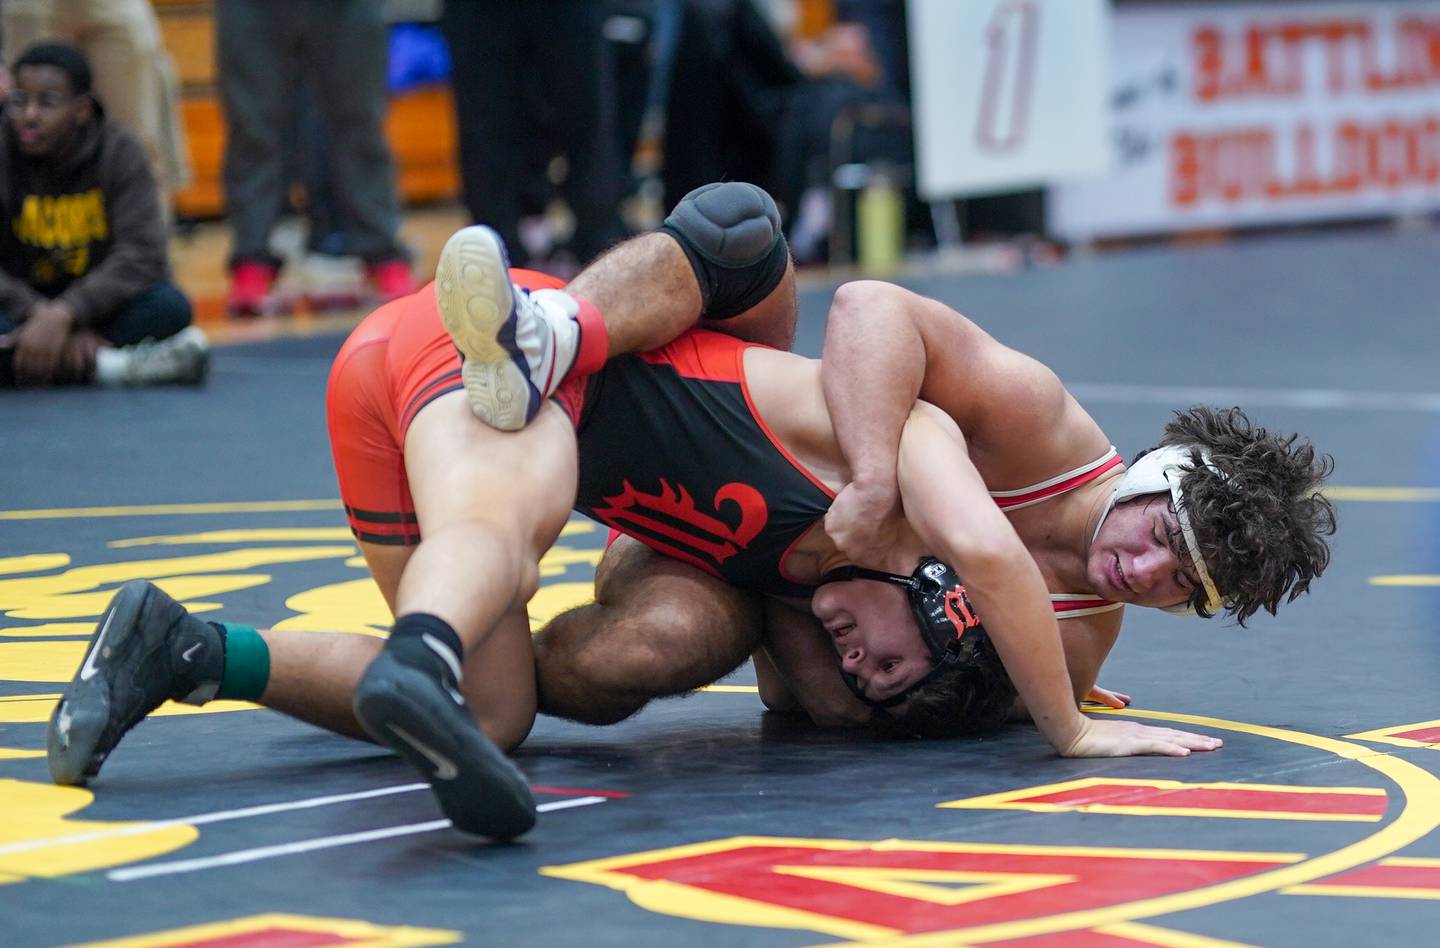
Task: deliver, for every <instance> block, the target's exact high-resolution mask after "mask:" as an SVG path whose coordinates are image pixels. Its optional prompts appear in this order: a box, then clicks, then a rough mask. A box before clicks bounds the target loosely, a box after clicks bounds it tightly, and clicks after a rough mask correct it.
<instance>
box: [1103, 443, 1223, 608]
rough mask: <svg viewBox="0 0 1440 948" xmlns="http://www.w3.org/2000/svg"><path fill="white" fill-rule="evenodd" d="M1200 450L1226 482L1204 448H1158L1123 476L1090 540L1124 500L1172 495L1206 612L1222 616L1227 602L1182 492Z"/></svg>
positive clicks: (1204, 458) (1205, 459)
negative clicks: (1207, 561)
mask: <svg viewBox="0 0 1440 948" xmlns="http://www.w3.org/2000/svg"><path fill="white" fill-rule="evenodd" d="M1197 450H1198V451H1199V452H1200V457H1201V459H1202V461H1203V462H1204V464H1205V466H1206V467H1208V468H1209V469H1210V470H1212V471H1214V472H1215V473H1216V474H1218V475H1219V476H1220V477H1221V478H1222V479H1223V478H1224V477H1225V474H1224V472H1222V471H1221V470H1220V469H1219V468H1217V467H1216V466H1215V465H1213V464H1211V463H1210V452H1208V451H1206V450H1204V449H1203V448H1193V447H1191V446H1190V445H1186V444H1170V445H1166V446H1165V447H1163V448H1156V449H1155V450H1153V451H1151V452H1150V453H1148V454H1146V455H1145V456H1144V457H1142V458H1141V459H1140V460H1138V461H1136V462H1135V464H1134V466H1133V467H1130V468H1128V469H1127V470H1126V471H1125V473H1124V474H1122V475H1121V476H1120V480H1119V482H1118V483H1117V484H1116V486H1115V493H1114V495H1113V496H1112V497H1111V498H1110V502H1109V503H1108V504H1106V505H1105V511H1104V513H1102V514H1100V523H1099V524H1096V526H1095V536H1092V537H1091V538H1090V542H1091V543H1094V542H1095V537H1098V536H1099V535H1100V526H1101V525H1102V524H1104V523H1105V518H1106V517H1108V516H1109V515H1110V511H1111V510H1113V509H1114V508H1115V505H1116V504H1118V503H1120V502H1121V501H1122V500H1129V499H1130V498H1132V497H1139V496H1140V495H1141V494H1163V493H1165V492H1166V491H1168V492H1169V493H1170V496H1171V497H1172V498H1173V499H1174V501H1175V503H1174V506H1175V519H1176V520H1177V521H1178V522H1179V524H1180V533H1181V535H1182V536H1184V537H1185V547H1186V549H1187V550H1189V551H1190V558H1191V559H1192V560H1194V562H1195V575H1196V576H1198V577H1200V585H1201V586H1203V587H1204V588H1205V597H1206V600H1205V608H1207V609H1209V610H1210V611H1211V612H1218V611H1219V610H1220V607H1221V606H1223V605H1224V603H1225V600H1224V599H1222V598H1221V596H1220V591H1219V590H1218V589H1216V588H1215V583H1214V582H1213V581H1212V580H1211V579H1210V571H1209V570H1208V569H1206V568H1205V557H1203V556H1201V555H1200V544H1199V542H1198V541H1196V539H1195V531H1194V529H1193V528H1192V527H1191V526H1190V514H1189V512H1188V511H1187V509H1186V506H1185V498H1184V496H1183V495H1182V494H1181V492H1180V480H1181V478H1183V477H1184V476H1185V474H1186V473H1188V472H1187V471H1185V470H1182V469H1181V465H1185V466H1186V467H1189V466H1191V465H1193V464H1194V463H1195V462H1194V452H1195V451H1197ZM1163 608H1164V611H1166V612H1169V613H1171V614H1173V615H1182V616H1183V615H1194V613H1195V610H1194V609H1191V608H1190V606H1189V605H1188V604H1187V603H1180V604H1179V605H1175V606H1164V607H1163Z"/></svg>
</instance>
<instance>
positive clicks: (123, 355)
mask: <svg viewBox="0 0 1440 948" xmlns="http://www.w3.org/2000/svg"><path fill="white" fill-rule="evenodd" d="M129 372H130V353H129V351H128V350H125V349H110V348H101V349H96V350H95V384H96V385H100V386H103V387H105V388H119V387H121V386H122V385H124V384H125V379H126V376H127V375H128V374H129Z"/></svg>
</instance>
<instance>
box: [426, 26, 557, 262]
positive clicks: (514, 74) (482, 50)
mask: <svg viewBox="0 0 1440 948" xmlns="http://www.w3.org/2000/svg"><path fill="white" fill-rule="evenodd" d="M533 6H536V7H543V6H545V4H534V5H533ZM531 12H532V11H531V10H529V9H527V10H526V11H525V13H524V14H523V15H521V14H518V13H517V12H516V10H515V3H514V0H463V2H451V3H447V4H445V8H444V13H443V14H442V16H441V20H440V29H441V31H442V32H443V33H444V35H445V41H446V43H448V44H449V46H450V61H451V86H452V89H453V91H454V95H455V120H456V126H457V129H458V132H459V138H460V182H461V187H462V190H463V197H464V201H465V209H466V210H467V211H469V212H470V217H471V218H472V219H473V220H474V221H476V222H477V223H482V224H487V225H489V226H490V227H493V228H494V229H495V231H496V232H497V233H498V234H499V235H500V237H501V239H502V240H504V241H505V245H506V246H507V247H508V248H509V250H510V254H511V261H510V262H511V263H513V264H515V265H516V266H525V265H526V264H528V263H529V261H528V260H527V259H525V252H524V248H523V247H522V246H521V243H520V232H519V221H520V190H521V189H520V183H519V182H520V180H521V175H522V173H523V172H524V164H525V148H524V145H523V142H522V141H521V140H520V136H521V135H522V134H524V130H525V128H526V125H525V122H524V121H523V119H524V115H523V111H522V110H523V107H524V104H523V98H522V92H521V76H522V73H521V70H522V69H537V68H542V65H543V64H542V63H541V62H540V61H538V60H537V61H533V62H522V61H521V56H520V49H521V43H522V36H521V33H520V30H521V26H520V25H519V23H518V22H517V21H522V20H525V19H527V18H528V17H529V16H531ZM547 55H549V54H548V53H547Z"/></svg>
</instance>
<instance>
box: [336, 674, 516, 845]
mask: <svg viewBox="0 0 1440 948" xmlns="http://www.w3.org/2000/svg"><path fill="white" fill-rule="evenodd" d="M355 717H356V718H358V719H359V721H360V724H361V726H362V727H364V728H365V730H366V732H368V733H369V735H370V736H371V737H373V738H375V740H377V741H379V742H380V743H381V744H384V745H385V746H386V747H389V748H390V749H391V750H394V751H395V752H396V753H398V754H399V755H400V756H401V757H403V758H405V760H406V761H407V762H408V763H409V764H410V766H412V767H414V768H415V769H416V770H418V771H419V772H420V773H421V775H423V776H424V777H425V779H426V780H428V781H430V786H431V788H432V789H433V790H434V791H435V796H436V797H437V798H439V800H440V809H441V810H442V811H443V812H444V813H445V815H446V816H447V817H449V818H450V822H451V823H453V824H454V826H455V828H456V829H458V830H462V831H464V832H466V833H473V834H475V835H476V836H488V837H490V838H492V839H513V838H515V837H516V836H519V835H521V834H522V833H524V832H526V831H527V830H529V829H530V828H531V827H532V826H534V825H535V798H534V797H533V796H532V795H531V794H530V786H529V784H528V783H526V781H525V775H524V774H522V773H521V772H520V768H518V767H516V766H515V764H514V763H512V762H511V760H510V758H508V757H506V756H505V754H504V753H503V752H502V751H501V750H500V748H498V747H496V746H495V744H494V743H493V742H492V741H491V740H490V738H488V737H486V736H485V733H484V732H483V731H481V730H480V726H479V725H478V724H476V723H475V719H474V717H472V716H471V714H470V709H469V708H467V707H466V706H465V699H464V698H463V697H461V695H460V692H458V691H456V690H455V686H454V685H453V684H452V683H450V682H449V681H448V680H447V681H442V680H441V679H439V678H437V677H436V676H435V675H433V674H431V673H429V672H427V671H425V670H423V669H420V668H417V667H415V666H414V665H410V664H407V663H406V662H403V661H401V660H400V659H398V658H396V657H395V655H394V653H393V652H391V651H390V650H388V649H387V650H385V651H382V652H381V653H380V655H379V657H377V658H376V659H375V661H373V662H371V663H370V667H369V668H368V669H366V671H365V675H364V677H363V678H361V679H360V685H359V687H358V688H356V690H355Z"/></svg>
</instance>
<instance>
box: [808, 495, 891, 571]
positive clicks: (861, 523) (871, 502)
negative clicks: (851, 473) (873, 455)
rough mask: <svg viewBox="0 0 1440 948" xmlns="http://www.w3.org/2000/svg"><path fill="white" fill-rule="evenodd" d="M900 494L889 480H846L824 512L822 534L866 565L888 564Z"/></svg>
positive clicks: (847, 556) (857, 561)
mask: <svg viewBox="0 0 1440 948" xmlns="http://www.w3.org/2000/svg"><path fill="white" fill-rule="evenodd" d="M899 511H900V493H899V490H898V489H897V488H896V487H895V485H894V484H893V483H892V484H891V485H890V486H889V487H888V488H887V487H885V486H884V485H876V484H863V483H859V482H856V483H850V484H846V485H845V486H844V487H843V488H841V490H840V493H838V494H836V495H835V500H834V502H833V503H831V504H830V509H829V510H828V511H826V513H825V534H826V535H827V536H828V537H829V538H830V541H831V542H832V543H834V544H835V546H836V548H837V549H839V550H840V552H841V553H843V554H844V555H845V557H846V558H847V559H849V560H851V561H853V562H856V563H864V564H868V565H870V566H881V565H889V564H887V563H886V561H885V556H886V554H887V553H889V552H890V551H891V550H892V549H894V548H895V544H896V543H897V542H898V541H899V525H900V518H899V517H898V516H897V515H898V514H899Z"/></svg>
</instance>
